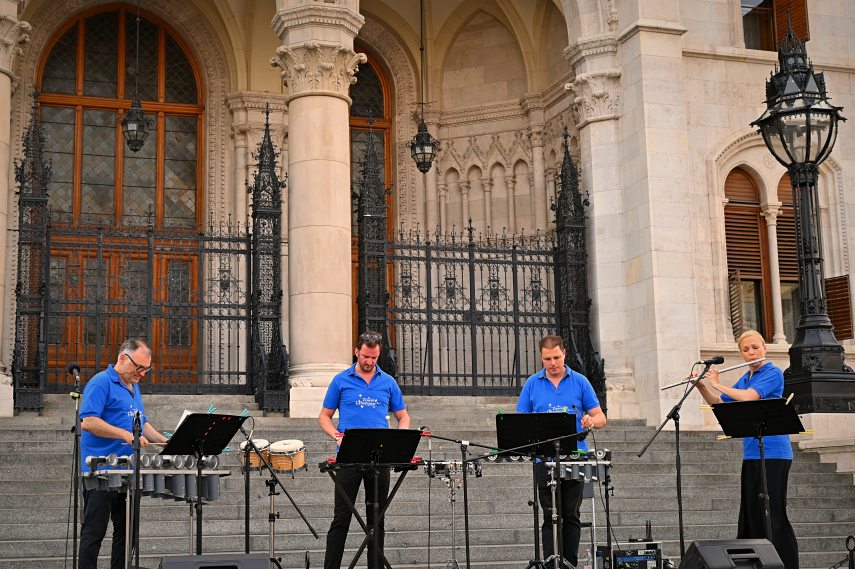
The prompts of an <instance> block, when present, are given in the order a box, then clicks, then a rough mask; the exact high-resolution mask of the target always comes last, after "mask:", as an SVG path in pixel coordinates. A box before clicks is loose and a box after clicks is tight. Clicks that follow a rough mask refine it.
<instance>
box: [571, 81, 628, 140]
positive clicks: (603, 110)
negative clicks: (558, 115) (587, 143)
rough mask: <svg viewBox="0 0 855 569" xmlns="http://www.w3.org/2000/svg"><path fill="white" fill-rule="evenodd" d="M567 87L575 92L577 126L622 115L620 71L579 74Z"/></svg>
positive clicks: (580, 126)
mask: <svg viewBox="0 0 855 569" xmlns="http://www.w3.org/2000/svg"><path fill="white" fill-rule="evenodd" d="M566 88H567V89H568V90H570V91H571V92H572V93H573V97H574V98H573V114H574V117H573V118H574V120H575V121H576V126H577V127H578V128H582V127H584V126H585V125H587V124H589V123H592V122H596V121H603V120H610V119H616V118H618V117H619V116H620V112H621V108H620V71H618V70H617V69H612V70H609V71H605V72H601V73H590V74H589V73H584V74H582V75H578V76H577V77H576V79H575V80H574V81H573V82H572V83H568V84H567V85H566Z"/></svg>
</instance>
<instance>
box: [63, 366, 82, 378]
mask: <svg viewBox="0 0 855 569" xmlns="http://www.w3.org/2000/svg"><path fill="white" fill-rule="evenodd" d="M65 369H66V371H68V373H70V374H71V375H73V376H74V377H75V378H77V379H80V366H79V365H77V364H76V363H71V364H68V367H67V368H65Z"/></svg>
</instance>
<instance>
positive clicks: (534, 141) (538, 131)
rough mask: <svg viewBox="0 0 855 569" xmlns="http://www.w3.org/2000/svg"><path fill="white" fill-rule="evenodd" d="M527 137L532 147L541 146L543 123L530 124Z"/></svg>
mask: <svg viewBox="0 0 855 569" xmlns="http://www.w3.org/2000/svg"><path fill="white" fill-rule="evenodd" d="M526 134H528V139H529V140H530V141H531V145H532V147H534V148H540V147H542V146H543V125H532V126H530V127H528V131H527V133H526Z"/></svg>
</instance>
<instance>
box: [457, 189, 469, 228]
mask: <svg viewBox="0 0 855 569" xmlns="http://www.w3.org/2000/svg"><path fill="white" fill-rule="evenodd" d="M458 186H459V187H460V207H461V209H462V210H463V227H461V228H460V230H461V231H463V229H464V228H465V227H466V226H467V225H469V218H470V217H471V215H470V214H469V180H463V181H460V182H458Z"/></svg>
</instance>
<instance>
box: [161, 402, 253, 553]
mask: <svg viewBox="0 0 855 569" xmlns="http://www.w3.org/2000/svg"><path fill="white" fill-rule="evenodd" d="M246 419H247V418H246V417H240V416H238V415H220V414H217V413H191V414H190V415H187V417H185V418H184V420H183V421H182V422H181V424H180V425H178V429H177V430H176V431H175V434H174V435H172V438H171V439H169V442H167V443H166V446H164V447H163V450H162V451H161V453H160V454H163V455H175V454H192V455H193V456H195V457H196V555H202V462H203V461H202V457H204V456H208V455H218V454H220V453H222V452H223V449H224V448H226V446H227V445H228V444H229V441H231V440H232V438H234V436H235V435H236V434H237V432H238V430H239V429H240V427H241V425H243V422H244V421H246Z"/></svg>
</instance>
